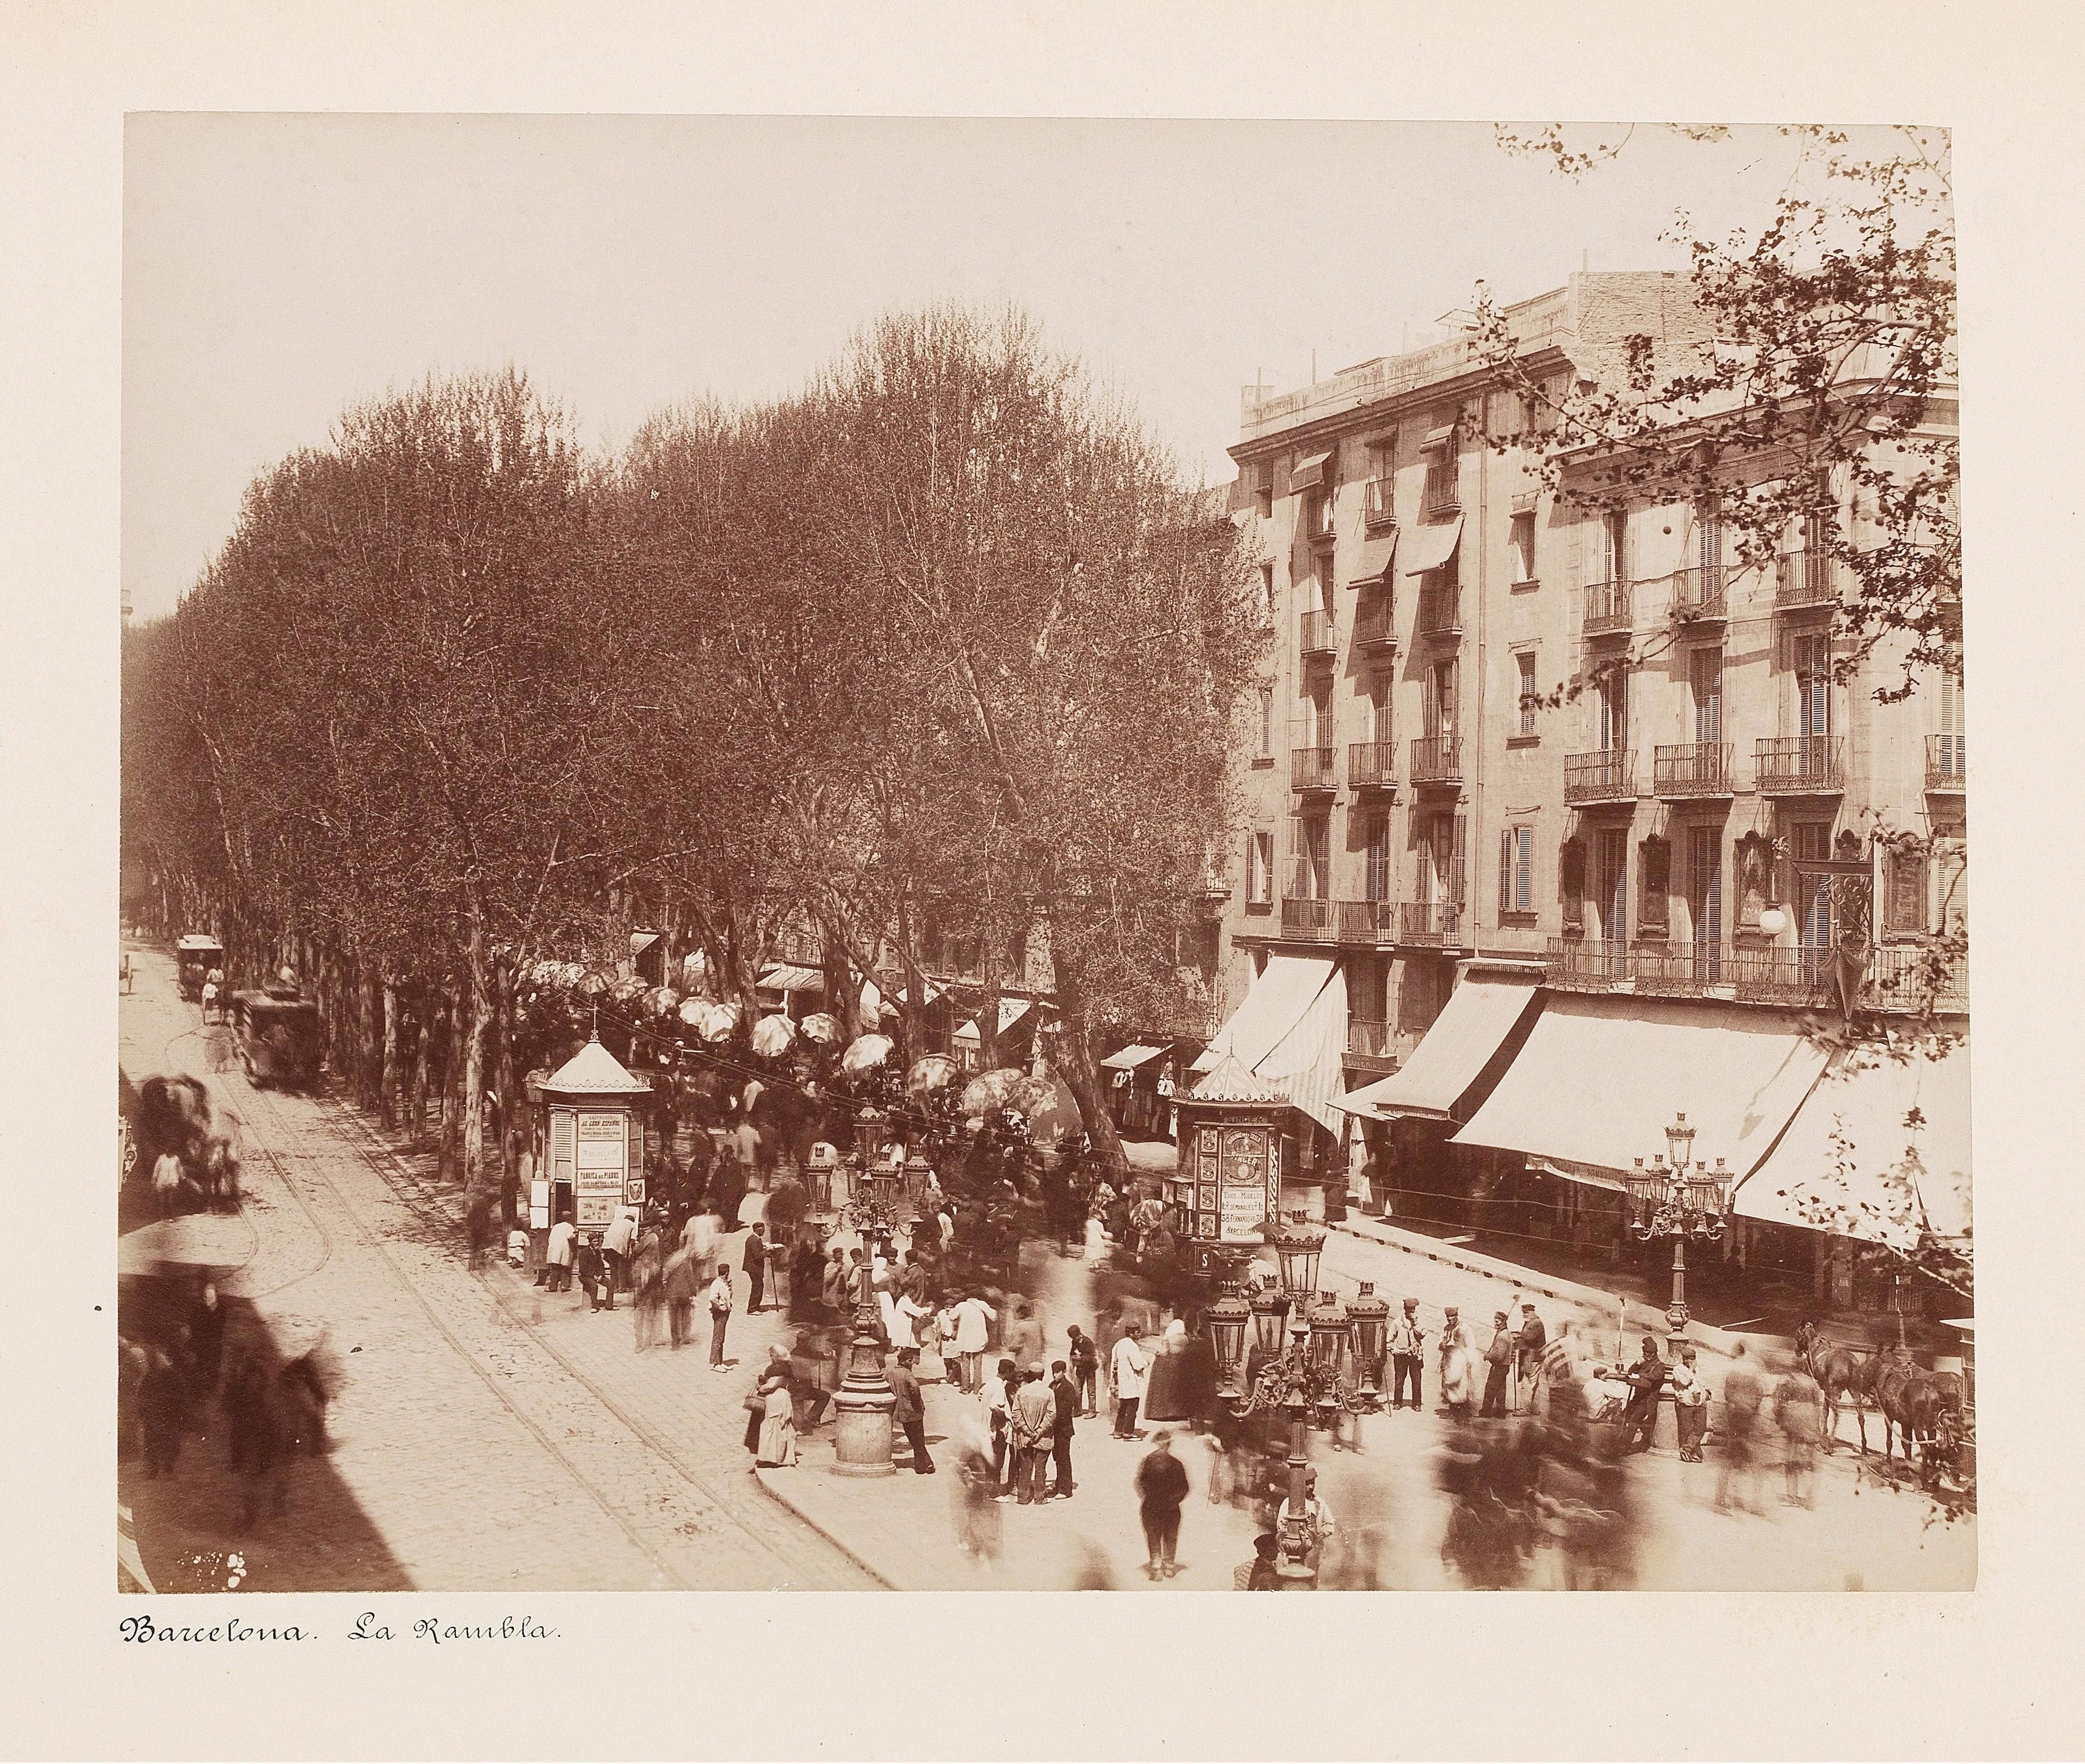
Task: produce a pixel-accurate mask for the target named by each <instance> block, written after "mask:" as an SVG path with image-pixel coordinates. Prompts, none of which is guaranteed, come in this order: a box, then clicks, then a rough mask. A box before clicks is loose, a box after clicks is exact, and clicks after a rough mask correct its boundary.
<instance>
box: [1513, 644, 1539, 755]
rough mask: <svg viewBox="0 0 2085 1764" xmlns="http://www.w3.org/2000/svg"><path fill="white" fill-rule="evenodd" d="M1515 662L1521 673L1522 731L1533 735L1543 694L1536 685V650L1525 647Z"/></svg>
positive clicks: (1515, 658) (1514, 659)
mask: <svg viewBox="0 0 2085 1764" xmlns="http://www.w3.org/2000/svg"><path fill="white" fill-rule="evenodd" d="M1513 662H1514V667H1515V668H1516V669H1518V670H1519V674H1520V733H1522V734H1523V735H1532V734H1533V733H1535V710H1536V708H1537V706H1538V705H1539V703H1540V700H1541V694H1540V693H1539V692H1538V691H1536V690H1535V652H1534V651H1533V650H1532V649H1523V650H1522V651H1521V652H1520V653H1519V654H1518V655H1517V656H1515V657H1514V658H1513Z"/></svg>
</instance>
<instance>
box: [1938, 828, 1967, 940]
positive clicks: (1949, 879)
mask: <svg viewBox="0 0 2085 1764" xmlns="http://www.w3.org/2000/svg"><path fill="white" fill-rule="evenodd" d="M1933 852H1934V871H1935V872H1936V876H1935V881H1934V912H1933V920H1932V922H1933V924H1934V925H1935V926H1936V927H1937V928H1938V929H1939V930H1940V931H1941V932H1942V933H1943V934H1946V935H1949V936H1959V935H1960V934H1961V933H1963V932H1964V931H1965V930H1966V929H1968V923H1969V842H1968V827H1965V826H1964V824H1963V823H1962V822H1960V821H1948V822H1941V823H1940V824H1939V825H1938V826H1936V827H1934V830H1933Z"/></svg>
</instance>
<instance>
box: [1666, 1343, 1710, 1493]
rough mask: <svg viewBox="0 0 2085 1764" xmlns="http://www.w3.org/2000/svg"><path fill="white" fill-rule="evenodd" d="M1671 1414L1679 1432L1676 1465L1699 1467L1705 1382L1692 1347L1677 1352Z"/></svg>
mask: <svg viewBox="0 0 2085 1764" xmlns="http://www.w3.org/2000/svg"><path fill="white" fill-rule="evenodd" d="M1671 1385H1672V1413H1673V1418H1674V1421H1675V1424H1676V1425H1677V1426H1678V1428H1679V1461H1680V1462H1681V1463H1682V1464H1699V1463H1700V1462H1701V1442H1702V1440H1703V1439H1705V1438H1707V1437H1708V1433H1709V1381H1708V1380H1707V1379H1705V1378H1704V1377H1702V1375H1701V1372H1700V1371H1699V1369H1698V1368H1697V1367H1696V1363H1695V1354H1694V1349H1693V1346H1692V1344H1689V1345H1687V1346H1684V1347H1683V1348H1681V1349H1680V1350H1679V1361H1678V1363H1676V1364H1675V1366H1674V1367H1673V1368H1672V1372H1671Z"/></svg>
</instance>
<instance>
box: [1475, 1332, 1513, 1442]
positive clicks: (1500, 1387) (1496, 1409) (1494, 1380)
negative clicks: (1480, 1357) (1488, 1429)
mask: <svg viewBox="0 0 2085 1764" xmlns="http://www.w3.org/2000/svg"><path fill="white" fill-rule="evenodd" d="M1516 1345H1518V1344H1517V1340H1516V1337H1514V1333H1513V1331H1512V1330H1511V1329H1510V1328H1508V1327H1507V1326H1506V1314H1505V1312H1504V1311H1493V1313H1492V1339H1491V1345H1490V1346H1488V1347H1487V1348H1486V1349H1485V1350H1484V1406H1483V1407H1482V1408H1481V1409H1479V1410H1478V1413H1479V1414H1480V1415H1482V1416H1484V1417H1487V1418H1492V1419H1496V1420H1500V1421H1503V1420H1504V1419H1505V1385H1506V1375H1507V1373H1508V1372H1509V1371H1510V1370H1511V1368H1512V1366H1513V1357H1514V1348H1515V1346H1516Z"/></svg>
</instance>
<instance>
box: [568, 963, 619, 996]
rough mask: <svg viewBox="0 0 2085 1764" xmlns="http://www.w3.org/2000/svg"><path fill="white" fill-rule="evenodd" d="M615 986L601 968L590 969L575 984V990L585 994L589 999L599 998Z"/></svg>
mask: <svg viewBox="0 0 2085 1764" xmlns="http://www.w3.org/2000/svg"><path fill="white" fill-rule="evenodd" d="M611 984H614V983H613V982H612V981H610V980H609V977H608V976H606V975H605V974H604V973H602V972H601V970H600V969H599V968H596V967H590V968H588V969H587V970H586V971H584V973H582V974H581V975H580V977H579V979H578V980H577V981H575V983H574V989H575V991H578V992H580V993H584V994H585V995H586V996H587V997H588V998H598V997H601V994H602V993H605V992H606V991H607V990H608V989H609V986H610V985H611Z"/></svg>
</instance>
